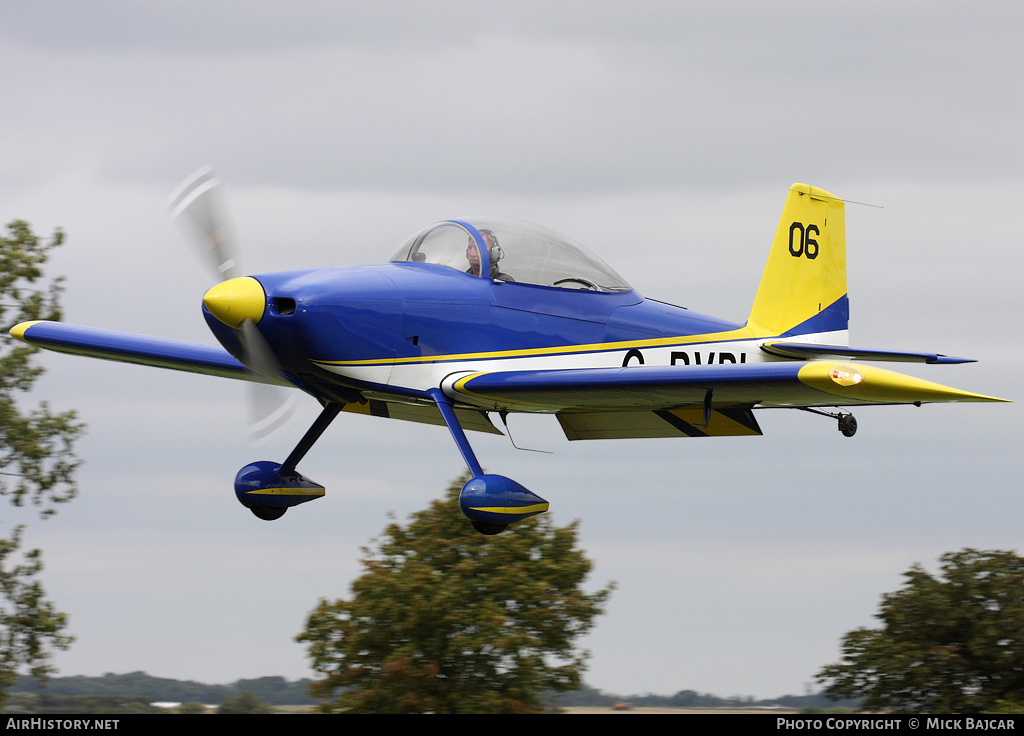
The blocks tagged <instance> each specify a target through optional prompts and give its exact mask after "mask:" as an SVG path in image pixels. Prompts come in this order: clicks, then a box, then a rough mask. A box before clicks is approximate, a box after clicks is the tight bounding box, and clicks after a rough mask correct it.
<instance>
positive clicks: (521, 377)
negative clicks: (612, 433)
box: [444, 360, 1002, 411]
mask: <svg viewBox="0 0 1024 736" xmlns="http://www.w3.org/2000/svg"><path fill="white" fill-rule="evenodd" d="M444 389H445V392H446V393H448V394H449V395H450V396H453V397H455V396H457V397H459V398H460V399H462V400H465V401H467V402H468V403H473V404H476V405H478V406H481V407H487V408H505V407H507V408H521V409H527V408H534V409H535V410H548V411H551V410H556V411H557V410H573V411H586V410H596V411H612V410H627V409H648V410H653V409H663V408H673V407H684V406H698V405H702V404H704V403H711V404H713V405H714V406H728V405H740V406H786V407H812V406H852V405H859V404H913V403H929V402H939V401H941V402H947V401H1002V399H997V398H994V397H990V396H984V395H982V394H975V393H970V392H967V391H960V390H958V389H954V388H948V387H946V386H941V385H939V384H937V383H931V382H930V381H924V380H922V379H919V378H915V377H912V376H906V375H903V374H900V373H895V372H893V371H887V370H884V369H882V368H878V367H875V366H867V365H857V366H856V367H854V366H850V365H845V364H843V363H837V362H833V361H823V360H822V361H811V362H791V361H779V362H772V363H747V364H724V365H708V366H631V367H628V368H570V369H563V370H534V371H505V372H491V373H472V374H469V375H465V374H463V375H461V376H460V375H456V376H452V377H450V378H449V379H447V380H446V382H445V385H444ZM709 392H710V393H711V396H710V398H709Z"/></svg>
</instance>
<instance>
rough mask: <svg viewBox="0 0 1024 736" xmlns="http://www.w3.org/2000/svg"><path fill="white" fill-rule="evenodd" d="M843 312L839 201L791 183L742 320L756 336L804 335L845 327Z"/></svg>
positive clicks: (842, 233)
mask: <svg viewBox="0 0 1024 736" xmlns="http://www.w3.org/2000/svg"><path fill="white" fill-rule="evenodd" d="M849 316H850V307H849V300H848V299H847V296H846V220H845V217H844V211H843V201H842V200H841V199H837V198H836V197H833V196H832V195H831V194H829V193H828V192H826V191H824V190H821V189H815V188H814V187H809V186H807V185H806V184H794V185H793V186H791V187H790V188H789V196H788V197H787V198H786V206H785V207H784V208H783V210H782V219H781V220H780V221H779V229H778V230H777V231H776V232H775V240H774V241H773V242H772V250H771V253H770V254H769V255H768V265H767V266H765V269H764V275H762V276H761V285H760V286H759V287H758V289H757V296H756V297H755V298H754V306H753V308H752V309H751V310H750V319H749V320H748V321H747V325H748V326H749V327H751V328H752V329H753V330H754V332H755V334H757V335H758V336H764V337H768V336H772V337H774V336H779V335H807V334H813V333H817V332H835V331H841V330H846V329H847V326H848V323H849ZM829 340H830V341H837V340H841V341H843V342H845V335H844V336H838V335H836V336H831V337H830V338H829Z"/></svg>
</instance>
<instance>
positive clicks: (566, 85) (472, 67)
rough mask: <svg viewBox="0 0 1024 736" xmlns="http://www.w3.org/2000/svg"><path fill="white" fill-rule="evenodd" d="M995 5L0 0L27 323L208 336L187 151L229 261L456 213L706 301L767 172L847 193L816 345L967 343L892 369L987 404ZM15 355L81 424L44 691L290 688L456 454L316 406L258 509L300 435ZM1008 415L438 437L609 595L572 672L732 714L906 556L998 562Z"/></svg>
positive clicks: (1008, 473)
mask: <svg viewBox="0 0 1024 736" xmlns="http://www.w3.org/2000/svg"><path fill="white" fill-rule="evenodd" d="M1022 21H1024V10H1022V9H1021V6H1020V4H1019V3H1012V2H992V3H979V4H971V5H969V6H968V5H967V4H963V3H942V2H938V3H936V2H927V3H926V2H901V3H883V2H859V3H844V4H837V3H821V2H814V3H810V2H807V3H803V2H789V3H772V4H766V3H757V2H721V3H715V4H714V5H713V6H712V5H709V4H703V3H701V4H698V3H692V4H687V3H679V2H641V3H635V2H631V3H626V2H593V1H590V2H558V3H550V2H518V3H508V2H502V3H483V2H434V3H429V4H428V3H413V2H407V3H406V2H377V3H373V4H369V3H366V4H359V5H358V6H357V5H356V4H354V3H334V2H291V3H287V4H286V3H269V2H260V1H252V0H250V1H248V2H216V1H215V2H191V1H186V0H175V2H148V3H138V2H127V1H125V2H116V1H109V2H91V3H79V2H71V1H67V2H47V1H45V0H44V1H42V2H8V3H4V4H3V6H2V7H0V64H2V68H3V69H5V73H4V74H3V75H2V77H0V95H2V99H3V100H4V113H3V114H2V115H0V141H2V145H0V172H2V173H0V217H2V218H3V220H4V221H5V222H6V221H9V220H11V219H15V218H21V219H27V220H29V221H30V222H31V223H32V224H33V225H34V227H35V228H36V229H37V230H38V231H40V232H49V231H51V230H52V229H53V228H54V227H57V226H60V227H63V228H64V229H65V230H66V231H67V233H68V241H67V244H66V246H65V247H63V248H62V249H61V252H59V253H57V254H55V256H54V258H53V260H52V264H51V270H52V272H53V273H55V274H57V273H59V274H64V275H65V276H67V293H66V298H65V307H66V309H65V318H66V320H67V321H69V322H74V323H79V324H86V325H92V326H99V327H108V328H111V329H117V330H125V331H131V332H142V333H148V334H153V335H160V336H166V337H174V338H181V339H187V340H196V341H204V342H212V341H213V338H212V336H211V335H210V334H209V332H208V330H207V329H206V326H205V323H204V322H203V320H202V317H201V313H200V304H201V297H202V294H203V293H204V291H205V290H206V289H207V288H208V287H209V286H210V281H209V278H208V276H207V274H206V271H205V269H204V268H203V265H202V264H201V263H200V262H199V260H198V259H197V258H196V257H195V255H194V254H193V253H191V252H190V251H189V250H188V249H187V248H186V247H184V246H183V245H182V244H181V241H180V239H179V236H178V233H177V231H176V229H175V227H174V225H173V223H172V222H171V221H170V219H169V217H168V215H167V212H166V204H167V200H168V197H169V195H170V193H171V191H172V190H173V189H174V187H175V186H176V185H177V184H178V183H179V182H180V181H181V180H182V179H183V178H184V177H185V176H186V175H188V174H189V173H190V172H192V171H193V170H195V169H196V168H198V167H199V166H201V165H204V164H213V165H214V166H215V167H216V168H217V169H218V171H219V172H220V173H221V175H222V177H223V179H224V181H225V183H226V185H227V187H228V195H229V199H230V206H231V211H232V214H233V219H234V221H235V223H236V225H237V229H238V231H239V234H240V236H241V239H242V241H243V245H244V250H245V262H244V264H243V266H244V268H245V269H246V270H247V271H249V272H254V273H259V272H264V271H273V270H283V269H292V268H306V267H317V266H328V265H332V266H333V265H350V264H353V265H354V264H360V263H375V262H381V261H384V260H386V259H387V258H388V257H389V256H390V255H391V253H392V252H393V251H394V250H395V249H396V248H397V246H398V245H399V244H400V243H401V242H402V241H403V240H404V239H405V238H406V237H408V236H409V235H410V234H412V233H413V232H415V231H416V230H418V229H420V228H421V227H423V226H425V225H427V224H429V223H430V222H433V221H436V220H440V219H444V218H447V217H453V216H461V215H467V214H469V215H471V214H478V213H487V214H494V215H501V216H511V217H520V218H524V219H527V220H531V221H535V222H539V223H542V224H545V225H548V226H550V227H553V228H554V229H556V230H558V231H560V232H563V233H565V234H566V235H568V236H570V237H572V238H573V239H575V240H577V241H579V242H580V243H582V244H583V245H585V246H587V247H588V248H589V249H590V250H592V251H594V252H595V253H596V254H597V255H599V256H600V257H601V258H602V259H603V260H605V261H606V262H608V263H609V264H610V265H612V266H613V267H614V268H616V270H618V271H619V273H621V274H622V276H623V277H624V278H626V280H628V281H629V282H630V283H631V284H632V285H634V286H635V287H636V288H637V289H638V290H639V291H640V292H641V293H642V294H644V295H645V296H649V297H654V298H657V299H662V300H666V301H670V302H674V303H677V304H681V305H684V306H687V307H690V308H692V309H695V310H697V311H700V312H703V313H707V314H712V315H715V316H718V317H722V318H725V319H730V320H734V321H739V322H742V321H744V320H745V319H746V316H747V313H748V312H749V309H750V304H751V302H752V300H753V295H754V291H755V290H756V288H757V283H758V280H759V278H760V274H761V270H762V268H763V265H764V261H765V258H766V257H767V253H768V248H769V246H770V244H771V239H772V236H773V234H774V231H775V228H776V226H777V224H778V218H779V213H780V212H781V209H782V205H783V202H784V200H785V196H786V192H787V189H788V187H789V185H790V184H791V183H793V182H797V181H800V182H805V183H808V184H812V185H814V186H818V187H821V188H823V189H826V190H828V191H830V192H832V193H834V194H836V195H838V196H841V197H844V198H846V199H849V200H854V201H857V202H864V203H867V204H871V205H877V206H876V207H867V206H859V205H853V204H851V205H848V206H847V210H846V221H847V247H848V254H849V255H848V257H849V289H850V301H851V343H852V344H854V345H857V346H864V347H878V348H887V349H906V350H928V351H936V352H942V353H947V354H952V355H963V356H966V357H972V358H977V359H978V360H979V362H978V363H975V364H968V365H963V366H911V367H909V368H907V369H906V372H908V373H913V374H914V375H919V376H922V377H925V378H928V379H930V380H934V381H938V382H940V383H945V384H948V385H952V386H956V387H958V388H963V389H967V390H972V391H977V392H981V393H986V394H993V395H997V396H1003V397H1006V398H1010V399H1015V400H1016V399H1019V398H1020V391H1019V388H1018V383H1017V381H1016V378H1015V376H1016V370H1017V368H1018V367H1019V366H1020V365H1021V364H1022V363H1024V348H1022V341H1021V337H1022V334H1021V327H1020V322H1019V315H1020V313H1021V311H1022V306H1024V304H1022V301H1024V300H1022V296H1021V289H1020V280H1021V271H1022V258H1021V256H1020V250H1021V236H1020V224H1019V219H1020V216H1019V209H1020V202H1021V200H1022V196H1024V176H1022V171H1024V148H1022V146H1021V143H1020V132H1021V130H1022V129H1024V109H1022V106H1024V102H1022V96H1021V94H1020V92H1021V79H1022V78H1024V50H1022V45H1021V43H1020V41H1021V38H1024V23H1022ZM879 206H880V207H881V208H879ZM40 360H41V362H42V364H43V365H44V366H46V368H47V374H46V376H45V377H44V379H43V380H41V381H40V382H39V384H38V386H37V388H36V390H35V392H34V394H33V397H34V398H35V399H37V400H42V399H46V400H49V401H50V402H51V404H52V405H53V406H55V407H56V408H59V409H66V408H75V409H77V410H78V411H79V413H80V416H81V418H82V420H83V421H85V422H86V423H87V424H88V426H89V432H88V435H87V437H86V438H84V439H83V440H82V441H81V442H80V444H79V448H78V449H79V454H80V455H81V457H82V458H83V459H84V460H85V462H86V464H85V465H84V466H83V468H82V469H81V472H80V474H79V480H80V494H81V495H80V497H79V498H78V499H77V500H75V501H74V502H73V503H72V504H70V505H68V506H66V507H64V508H62V509H61V511H60V513H59V514H58V515H57V517H56V518H54V519H52V520H50V521H46V522H44V523H40V522H32V527H31V529H30V531H29V533H28V537H27V542H28V544H30V545H36V546H41V547H42V548H43V549H44V550H45V561H46V566H47V569H46V572H45V584H46V587H47V590H48V593H49V595H50V597H51V598H52V599H53V600H54V601H55V602H56V604H57V606H58V607H59V608H60V609H61V610H63V611H66V612H67V613H68V614H69V615H70V630H71V633H73V634H74V635H75V636H76V637H77V641H76V643H75V644H74V646H73V647H72V649H71V650H70V651H68V652H66V653H62V654H61V655H59V657H58V658H57V665H58V667H59V668H60V672H61V674H64V675H73V674H87V675H98V674H103V673H104V672H119V673H120V672H128V671H134V670H145V671H147V672H149V673H150V674H152V675H156V676H163V677H175V678H182V679H196V680H202V681H206V682H228V681H232V680H234V679H237V678H240V677H246V678H248V677H259V676H263V675H284V676H287V677H290V678H296V677H301V676H310V675H311V672H310V670H309V669H308V665H307V661H306V658H305V656H304V652H303V650H302V648H301V647H300V646H299V645H298V644H296V643H295V642H294V641H293V638H294V636H295V635H296V634H298V633H299V632H300V631H301V629H302V627H303V624H304V621H305V616H306V615H307V613H308V612H309V610H311V609H312V607H313V606H314V605H315V604H316V602H317V600H318V599H319V598H321V597H327V598H337V597H343V596H346V595H347V594H348V592H349V591H348V585H349V583H350V581H351V580H352V579H353V578H354V577H355V576H356V575H357V574H358V572H359V567H358V558H359V555H360V547H361V546H363V545H365V544H367V542H368V541H369V540H370V539H371V538H372V537H374V536H375V535H376V534H378V533H379V532H380V531H381V529H382V528H383V527H384V525H385V524H386V523H387V521H388V516H387V514H388V513H389V512H393V513H394V514H395V515H397V517H398V518H399V519H404V518H405V517H407V516H408V514H410V513H412V512H413V511H415V510H418V509H420V508H423V507H424V506H426V505H427V503H428V502H429V500H430V499H432V498H435V497H437V496H438V495H439V494H440V493H441V492H442V490H443V489H444V488H445V487H446V486H447V485H448V483H449V482H450V481H451V480H452V479H454V478H455V477H456V476H458V475H459V474H460V473H461V472H462V470H463V467H464V466H463V463H462V460H461V457H460V455H459V453H458V451H457V450H456V448H455V446H454V444H453V443H452V441H451V438H450V436H449V435H448V433H447V432H446V431H445V430H444V429H443V428H438V427H430V426H421V425H409V424H406V423H402V422H395V421H388V420H382V419H374V418H365V417H349V416H343V417H341V418H339V419H338V421H336V422H335V423H334V425H332V427H331V428H330V429H329V430H328V432H327V433H326V434H325V435H324V437H323V438H322V439H321V441H320V442H319V443H318V444H317V445H316V447H315V448H314V449H313V451H312V452H311V453H310V454H309V455H308V456H307V458H306V459H305V460H304V461H303V465H302V470H303V472H304V473H305V474H306V475H308V476H310V477H312V478H315V479H316V480H317V481H319V482H321V483H323V484H324V485H326V486H327V489H328V495H327V498H326V499H324V500H321V501H317V502H316V504H315V505H314V506H305V507H300V508H298V509H295V510H293V511H292V512H290V513H289V514H287V515H286V516H285V517H284V518H283V519H281V520H280V521H278V522H275V523H273V524H269V523H266V522H260V521H258V520H257V519H256V518H255V517H253V516H252V515H251V514H250V513H249V512H247V511H246V510H245V509H243V508H242V507H241V506H240V505H239V504H238V502H237V501H236V500H235V498H234V494H233V491H232V479H233V477H234V474H235V472H236V471H237V469H238V468H240V467H241V466H242V465H244V464H246V463H247V462H249V461H252V460H255V459H263V458H268V459H276V460H278V461H280V460H281V459H282V458H283V457H284V456H285V455H287V453H288V452H289V451H290V449H291V447H292V445H293V444H294V443H295V441H296V440H297V438H298V437H299V436H300V435H301V433H302V432H303V431H304V428H303V427H302V426H301V424H300V425H297V426H296V427H294V428H293V429H292V430H291V433H290V434H289V435H288V436H286V437H284V438H282V439H281V440H279V441H277V442H276V443H274V444H271V445H269V446H266V447H262V448H253V447H252V446H251V445H250V444H249V443H248V440H247V437H246V432H245V418H246V413H245V406H244V402H245V390H244V389H245V387H244V386H242V385H239V384H238V383H235V382H231V381H227V380H220V379H215V378H210V377H204V376H193V375H185V374H177V373H173V372H169V371H159V370H156V369H146V368H142V367H137V366H124V365H119V364H114V363H107V362H102V361H90V360H86V359H76V358H72V357H69V356H64V355H56V354H48V355H41V356H40ZM901 370H902V368H901ZM300 399H301V397H300ZM301 403H302V407H303V412H302V418H301V422H302V423H306V422H309V421H312V418H313V417H314V416H315V414H316V411H317V408H318V407H317V405H316V402H314V401H313V400H312V399H309V398H308V397H307V398H305V399H301ZM1019 407H1020V404H1003V405H959V406H958V405H948V406H925V407H923V408H920V409H916V408H912V407H894V408H877V407H872V408H865V409H863V410H860V411H858V412H857V417H858V420H859V423H860V431H859V433H858V434H857V436H856V437H854V438H852V439H846V438H844V437H843V436H842V435H841V434H840V433H839V432H837V431H836V429H835V423H834V422H833V421H831V420H828V419H825V418H822V417H815V416H812V415H809V414H806V413H802V412H781V411H771V412H768V411H766V412H762V413H761V414H760V415H759V419H760V422H761V425H762V428H763V430H764V432H765V436H764V437H760V438H737V439H729V438H720V439H709V440H702V441H698V440H636V441H618V442H600V441H598V442H576V443H571V444H570V443H569V442H567V441H566V440H565V439H564V437H563V436H562V435H561V431H560V430H559V428H558V426H557V423H556V422H555V421H554V419H552V418H544V417H540V418H533V417H520V416H515V417H513V418H512V419H511V420H510V425H511V428H512V431H513V434H514V435H515V437H516V440H517V442H518V443H519V444H520V445H527V446H531V447H538V448H542V449H546V450H551V451H553V452H554V454H552V455H545V454H537V453H530V452H521V451H518V450H516V449H514V448H513V447H512V446H511V445H510V444H509V443H508V441H507V439H504V438H500V437H490V436H486V437H482V438H478V437H473V438H472V440H473V442H474V446H475V448H476V451H477V454H478V456H479V457H480V459H481V462H482V463H483V464H484V465H485V466H486V467H487V468H488V470H489V471H490V472H496V473H501V474H503V475H508V476H510V477H512V478H515V479H516V480H517V481H519V482H520V483H522V484H523V485H525V486H527V487H528V488H530V489H532V490H534V491H535V492H537V493H539V494H540V495H542V496H544V497H545V498H547V499H548V500H549V501H550V502H551V507H552V511H551V513H552V515H553V516H554V519H555V521H556V522H557V523H559V524H564V523H568V522H570V521H572V520H573V519H577V518H578V519H581V521H582V523H581V526H580V532H581V543H582V545H583V546H584V548H585V549H586V550H587V551H588V553H589V554H590V556H591V557H592V558H593V559H594V562H595V565H594V570H593V574H592V578H591V584H592V585H593V586H595V587H597V586H602V585H604V584H606V583H607V581H609V580H615V581H617V583H618V589H617V590H616V591H615V593H614V595H613V597H612V599H611V602H610V605H609V607H608V612H607V614H606V615H605V616H603V617H601V618H600V619H599V620H598V622H597V627H596V630H595V632H594V633H593V634H591V635H590V636H588V637H587V639H586V640H585V641H584V642H583V644H584V646H585V647H586V648H588V649H589V650H590V651H591V652H592V658H591V660H590V668H589V671H588V673H587V675H586V681H587V682H588V683H589V684H591V685H593V686H595V687H598V688H601V689H604V690H607V691H613V692H618V693H623V694H625V693H641V692H657V693H664V694H670V693H674V692H676V691H679V690H683V689H693V690H699V691H702V692H714V693H717V694H719V695H723V696H728V695H737V694H740V695H754V696H758V697H771V696H777V695H781V694H784V693H801V692H803V691H804V690H805V688H806V687H808V686H809V685H810V683H811V682H812V679H813V675H814V673H815V672H817V671H818V670H819V669H820V668H821V667H822V666H824V665H826V664H829V663H831V662H834V661H836V658H837V657H838V654H839V641H840V638H841V637H842V635H843V634H844V633H845V632H847V631H849V630H851V629H853V628H855V627H857V626H865V625H873V623H874V620H873V618H872V616H873V614H874V613H875V612H876V611H877V606H878V603H879V600H880V597H881V595H882V594H883V593H885V592H889V591H892V590H895V589H896V588H897V587H898V586H899V585H900V584H901V573H903V572H904V571H906V570H907V569H908V567H909V566H910V565H911V564H912V563H914V562H922V563H924V564H925V565H926V566H928V567H930V568H931V569H934V567H935V560H936V559H937V557H938V556H939V555H940V554H942V553H943V552H946V551H952V550H956V549H960V548H963V547H967V546H970V547H975V548H982V549H1019V547H1020V534H1021V529H1022V528H1024V510H1022V505H1021V496H1020V486H1021V482H1020V478H1021V476H1022V470H1024V468H1022V461H1021V453H1020V447H1021V433H1022V430H1021V427H1022V426H1024V417H1022V416H1021V410H1020V408H1019ZM3 518H4V522H5V523H6V522H7V521H8V519H9V520H10V521H19V520H26V521H31V517H29V516H18V515H16V514H15V513H14V512H13V511H8V512H7V514H5V516H4V517H3Z"/></svg>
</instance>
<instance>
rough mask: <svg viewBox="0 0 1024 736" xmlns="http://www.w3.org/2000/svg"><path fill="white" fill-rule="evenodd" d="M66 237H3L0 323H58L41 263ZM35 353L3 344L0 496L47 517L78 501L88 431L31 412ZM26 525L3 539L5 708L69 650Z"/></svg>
mask: <svg viewBox="0 0 1024 736" xmlns="http://www.w3.org/2000/svg"><path fill="white" fill-rule="evenodd" d="M63 239H64V235H63V233H62V232H61V231H59V230H58V231H57V232H55V233H54V235H53V237H52V238H50V239H49V240H44V239H41V238H39V237H37V236H36V235H35V234H33V233H32V230H31V228H30V227H29V225H28V224H27V223H25V222H21V221H15V222H12V223H11V224H10V225H8V226H7V229H6V233H0V325H3V327H4V332H6V330H7V329H8V328H10V327H11V326H13V325H14V324H17V323H20V322H26V321H29V320H37V319H50V320H56V319H60V316H61V315H60V294H61V291H62V289H61V282H60V279H56V280H51V281H46V280H45V278H44V274H43V264H45V263H46V260H47V258H48V256H49V252H50V250H52V249H53V248H55V247H57V246H59V245H60V244H61V243H62V242H63ZM34 352H35V350H34V349H33V348H31V347H29V346H27V345H23V344H21V343H17V342H15V341H14V340H8V341H6V342H3V343H0V495H4V496H7V497H8V499H9V500H10V501H11V503H12V504H13V505H14V506H22V505H24V504H25V502H26V501H28V502H30V503H31V504H33V505H35V506H37V507H38V508H39V512H40V516H42V517H43V518H45V517H47V516H50V515H52V514H53V513H54V511H55V509H54V506H55V505H56V504H59V503H64V502H66V501H70V500H71V499H72V498H74V497H75V493H76V486H75V482H74V478H73V473H74V470H75V468H76V467H77V466H78V464H79V461H78V460H77V459H76V458H75V456H74V453H73V445H74V442H75V440H76V439H77V438H78V436H79V435H80V434H81V433H82V430H83V427H82V425H80V424H78V423H77V421H76V418H75V414H74V412H66V413H62V414H55V413H53V412H51V411H50V408H49V407H48V406H47V404H46V403H45V402H44V403H42V404H40V405H39V406H38V407H36V408H29V409H25V408H24V407H23V406H22V401H23V400H20V397H22V396H23V395H24V394H25V392H27V391H29V390H30V389H31V388H32V385H33V384H34V383H35V380H36V379H37V378H38V377H39V376H40V374H42V372H43V369H42V368H41V367H39V366H37V365H35V364H34V363H33V355H34ZM23 534H24V527H23V526H21V525H18V526H15V527H13V529H12V530H11V532H10V535H9V536H8V537H7V538H5V539H2V538H0V705H2V704H3V701H4V698H5V697H6V696H5V691H6V689H7V688H9V687H10V686H11V685H12V684H13V683H14V680H15V678H16V677H17V674H18V672H19V671H21V670H23V669H27V671H28V672H29V673H30V674H31V675H32V676H33V677H35V678H36V679H38V680H43V679H45V677H46V676H47V675H48V674H49V673H50V672H52V671H53V668H52V666H51V665H50V663H49V660H50V657H51V656H52V653H53V651H54V650H55V649H66V648H67V647H68V646H69V645H70V643H71V641H72V638H71V637H70V636H67V635H66V634H64V633H63V632H64V629H65V627H66V624H67V618H66V616H65V615H64V614H62V613H59V612H58V611H56V609H54V607H53V605H52V604H51V603H50V602H48V601H47V600H46V599H45V597H44V591H43V588H42V585H41V584H40V582H39V580H38V576H39V573H40V571H41V570H42V568H43V563H42V556H41V553H40V551H39V550H31V551H29V552H25V553H19V549H20V545H21V539H22V536H23Z"/></svg>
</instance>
